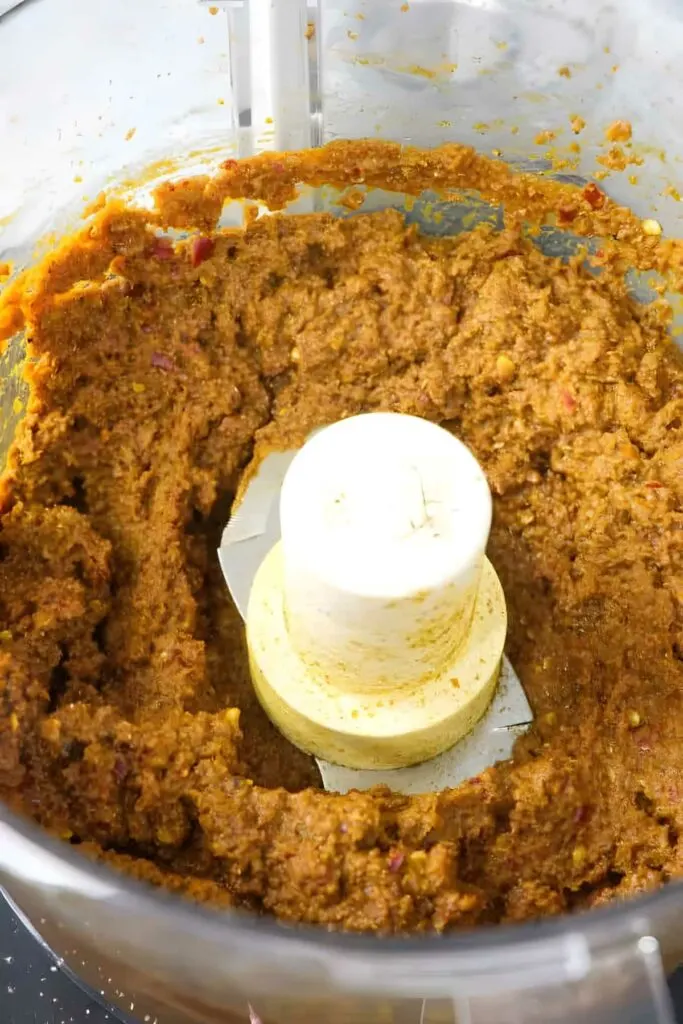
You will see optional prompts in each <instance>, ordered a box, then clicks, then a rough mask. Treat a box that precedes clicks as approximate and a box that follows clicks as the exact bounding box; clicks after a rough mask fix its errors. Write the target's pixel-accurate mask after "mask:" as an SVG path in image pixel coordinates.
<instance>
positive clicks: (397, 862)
mask: <svg viewBox="0 0 683 1024" xmlns="http://www.w3.org/2000/svg"><path fill="white" fill-rule="evenodd" d="M405 859H406V858H405V854H404V853H392V854H391V856H390V857H389V870H390V871H391V873H392V874H394V875H395V874H396V872H397V871H400V870H401V868H402V867H403V861H404V860H405Z"/></svg>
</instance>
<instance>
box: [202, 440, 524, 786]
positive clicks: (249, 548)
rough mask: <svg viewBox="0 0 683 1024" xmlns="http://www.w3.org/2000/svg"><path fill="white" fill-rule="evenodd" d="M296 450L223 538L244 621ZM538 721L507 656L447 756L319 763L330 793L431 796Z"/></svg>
mask: <svg viewBox="0 0 683 1024" xmlns="http://www.w3.org/2000/svg"><path fill="white" fill-rule="evenodd" d="M295 455H296V451H295V450H294V451H287V452H272V453H270V454H269V455H267V456H266V457H265V458H264V459H263V460H262V461H261V463H260V464H259V466H258V468H257V470H256V472H255V473H254V475H253V476H252V477H251V479H250V480H249V481H248V483H247V485H246V487H245V489H244V491H243V492H242V495H241V500H240V501H239V504H238V506H237V508H236V509H235V511H234V513H233V515H232V516H231V518H230V521H229V522H228V524H227V526H226V527H225V529H224V531H223V536H222V538H221V545H220V548H219V550H218V559H219V562H220V565H221V569H222V571H223V576H224V578H225V581H226V583H227V585H228V588H229V590H230V593H231V595H232V598H233V600H234V602H235V605H236V607H237V610H238V611H239V613H240V615H241V616H242V618H243V619H244V620H246V615H247V606H248V602H249V595H250V592H251V588H252V583H253V581H254V577H255V575H256V572H257V570H258V568H259V566H260V565H261V563H262V562H263V560H264V558H265V557H266V555H267V554H268V552H269V551H270V550H271V549H272V548H273V546H274V545H275V544H276V543H277V542H278V540H279V539H280V514H279V496H280V491H281V489H282V484H283V481H284V478H285V475H286V473H287V470H288V469H289V466H290V464H291V463H292V461H293V459H294V456H295ZM532 718H533V715H532V711H531V707H530V706H529V702H528V700H527V698H526V694H525V692H524V688H523V687H522V684H521V682H520V680H519V677H518V676H517V674H516V673H515V670H514V668H513V667H512V665H511V664H510V662H509V660H508V659H507V657H503V662H502V666H501V672H500V677H499V681H498V684H497V687H496V691H495V694H494V697H493V699H492V701H491V703H490V705H489V707H488V709H487V711H486V712H485V714H484V715H483V716H482V718H481V719H480V720H479V721H478V722H477V723H476V725H475V726H474V727H473V728H472V729H471V731H470V732H469V733H468V734H467V735H466V736H465V737H464V738H463V739H462V740H460V741H459V742H458V743H456V744H455V746H454V747H452V748H451V749H450V750H447V751H446V752H445V753H443V754H440V755H439V756H437V757H434V758H432V759H431V760H429V761H425V762H423V763H421V764H417V765H413V766H411V767H407V768H398V769H391V770H377V769H373V770H363V769H356V768H346V767H342V766H341V765H337V764H332V763H330V762H329V761H324V760H322V759H320V758H317V759H316V760H317V764H318V767H319V769H320V773H321V775H322V780H323V784H324V786H325V788H326V789H328V790H331V791H334V792H340V793H344V792H347V791H349V790H351V789H358V790H365V789H370V788H371V787H372V786H377V785H387V786H390V787H391V788H392V789H393V790H395V791H398V792H402V793H426V792H432V791H434V790H442V789H446V788H449V787H452V786H457V785H458V784H459V783H460V782H462V781H463V780H464V779H467V778H471V777H472V776H474V775H477V774H478V773H479V772H481V771H483V770H484V769H485V768H487V767H489V766H490V765H492V764H494V763H495V762H496V761H499V760H504V759H505V758H508V757H510V755H511V753H512V748H513V745H514V743H515V741H516V739H517V737H518V736H520V735H521V734H522V733H523V732H524V731H525V730H526V729H527V728H528V727H529V725H530V724H531V721H532Z"/></svg>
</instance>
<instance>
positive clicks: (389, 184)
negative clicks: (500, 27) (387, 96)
mask: <svg viewBox="0 0 683 1024" xmlns="http://www.w3.org/2000/svg"><path fill="white" fill-rule="evenodd" d="M299 182H307V183H309V184H313V185H315V184H323V183H324V184H333V185H336V186H337V187H340V188H346V187H348V188H350V189H352V191H353V195H354V196H357V194H358V189H359V188H362V187H363V186H365V185H367V186H369V187H377V186H381V187H384V188H389V189H394V190H398V191H404V192H408V193H411V194H414V195H417V194H419V193H421V192H422V191H424V190H425V189H429V190H432V191H436V192H438V193H440V194H441V195H442V196H445V197H446V198H447V197H449V196H455V195H459V194H462V193H465V192H468V191H469V190H471V189H476V190H478V192H479V194H480V195H481V196H482V197H483V198H484V199H485V200H487V201H489V202H493V203H502V204H503V205H504V206H505V207H506V210H507V217H506V225H505V227H504V229H503V230H502V231H501V232H499V233H495V232H494V230H493V229H492V228H491V227H487V226H481V227H479V228H477V229H475V230H473V231H472V232H470V233H469V234H466V235H462V236H459V237H456V238H450V237H439V238H437V237H430V236H428V235H422V234H420V233H419V231H418V230H417V229H416V228H415V227H408V226H406V224H405V223H404V220H403V217H402V215H401V214H400V213H398V212H396V211H394V210H388V211H385V212H381V213H375V214H363V213H362V210H361V212H360V213H358V214H356V215H354V216H352V217H347V218H345V219H338V218H335V217H333V216H330V215H310V216H291V217H290V216H284V215H274V216H268V217H262V218H260V219H258V220H257V221H255V222H253V223H251V224H250V225H249V226H248V227H247V229H246V230H245V231H238V230H227V231H216V230H215V224H216V221H217V218H218V217H219V215H220V212H221V209H222V207H223V204H224V202H225V201H226V200H227V199H231V198H248V199H251V200H258V201H260V202H264V203H267V204H268V205H269V206H270V207H271V208H273V209H282V208H283V207H284V206H285V205H286V204H287V203H288V202H289V201H290V200H291V199H293V198H294V196H295V195H296V188H297V185H298V183H299ZM156 202H157V206H156V209H155V211H153V212H152V213H150V212H149V211H144V212H143V211H140V210H134V209H129V208H126V207H125V206H124V205H122V204H121V203H119V202H114V201H112V202H110V203H107V204H105V205H103V207H102V208H101V209H100V210H99V212H97V213H96V215H95V216H94V217H93V218H92V219H91V220H90V221H89V222H88V223H87V224H86V226H85V227H84V229H83V230H82V231H81V232H80V233H79V234H78V235H76V236H74V237H72V238H69V239H66V240H65V241H64V242H63V243H62V244H61V245H60V246H59V247H58V248H57V249H56V250H55V251H54V252H53V253H52V254H50V255H49V256H48V257H46V258H45V259H44V260H43V261H42V262H41V263H40V264H39V265H38V266H37V267H36V268H35V269H34V270H32V271H29V272H28V273H27V274H26V275H25V276H24V277H23V278H21V279H20V280H19V281H18V282H17V283H15V284H11V285H9V286H8V287H7V289H6V291H5V296H4V303H3V305H2V306H0V330H1V331H2V334H3V335H4V336H5V337H9V336H10V335H12V334H13V333H14V332H15V331H17V330H19V329H20V328H22V327H23V328H24V329H25V333H26V338H27V343H28V351H29V356H30V358H31V363H30V365H29V368H28V370H27V376H28V379H29V383H30V388H31V397H30V402H29V406H28V412H27V414H26V416H25V418H24V420H23V421H22V423H21V425H20V427H19V430H18V432H17V436H16V440H15V444H14V447H13V449H12V451H11V453H10V458H9V463H8V469H7V472H6V474H5V478H4V482H3V484H2V491H1V503H2V515H1V518H0V794H1V795H2V798H3V799H4V800H6V801H7V802H8V803H9V804H10V805H12V806H13V807H15V808H18V809H21V810H23V811H24V812H26V813H28V814H30V815H31V816H32V817H33V818H35V819H36V820H37V821H38V822H40V823H41V824H43V825H44V826H46V827H47V828H49V829H50V830H52V831H54V832H56V833H57V834H59V835H61V836H63V837H64V838H65V839H66V840H69V841H70V842H72V843H74V844H81V845H82V846H83V847H84V848H85V849H86V850H87V851H89V852H91V853H92V852H93V851H94V852H95V854H96V855H97V856H104V857H106V858H108V859H111V860H113V861H114V862H115V863H116V864H118V865H119V866H120V867H122V868H123V870H127V871H131V872H132V873H134V874H135V875H137V876H138V877H142V878H145V879H149V880H150V881H152V882H155V883H159V884H165V885H167V886H169V887H171V888H173V889H175V890H179V891H183V892H186V893H187V894H189V895H191V896H192V897H194V898H197V899H202V900H209V901H213V902H217V903H219V904H224V905H225V904H228V905H230V904H236V905H241V906H246V907H248V908H251V909H253V910H254V911H258V912H268V913H273V914H276V915H278V916H279V917H280V918H283V919H287V920H292V921H307V922H312V923H319V924H323V925H327V926H332V927H340V928H347V929H354V930H370V931H382V932H385V931H408V930H411V931H424V930H432V929H437V930H444V929H449V928H454V927H461V926H471V925H473V924H476V923H480V922H496V921H503V920H520V919H524V918H530V917H535V916H540V915H547V914H558V913H561V912H563V911H565V910H570V909H573V908H585V907H589V906H592V905H594V904H596V903H600V902H603V901H605V900H608V899H611V898H613V897H615V896H616V897H620V896H626V895H629V894H631V893H633V892H635V891H637V890H641V889H646V888H649V887H653V886H657V885H660V884H661V883H663V882H666V881H667V880H668V879H669V878H671V877H673V876H675V875H680V874H683V853H682V850H683V846H682V845H681V843H680V842H679V833H680V828H681V823H682V821H683V774H682V768H683V746H682V744H681V724H680V723H681V721H683V507H682V501H683V365H682V360H681V357H680V354H679V353H678V352H677V350H676V348H675V347H674V345H673V344H672V343H671V341H670V337H669V333H668V328H669V322H670V309H669V307H668V306H667V305H666V304H665V303H664V301H663V300H659V299H658V300H657V301H655V302H652V303H650V304H649V305H644V304H638V303H636V302H635V301H633V300H632V299H631V298H630V296H629V293H628V292H627V289H626V285H625V283H624V276H623V272H624V270H625V269H626V268H627V267H629V266H634V267H638V268H641V269H643V270H650V269H652V270H658V271H660V272H665V273H666V274H668V277H669V282H670V284H671V286H672V287H679V286H680V283H681V266H682V261H681V254H682V252H683V247H681V245H680V244H679V243H677V242H663V241H662V240H661V239H659V238H657V237H652V235H651V233H650V234H649V233H648V232H646V231H644V230H643V227H642V225H641V223H640V221H639V220H638V219H637V218H636V217H634V216H633V215H632V214H631V213H629V212H628V211H627V210H624V209H622V208H619V207H617V206H615V205H614V204H613V203H611V202H610V201H609V200H608V199H607V198H606V196H605V195H604V194H603V193H602V191H601V190H600V189H598V188H597V187H596V186H588V187H587V188H586V189H584V190H583V191H582V190H580V189H578V188H574V187H571V186H568V185H560V184H557V183H554V182H552V181H549V180H543V179H539V178H533V177H528V176H522V175H515V174H513V173H512V172H511V171H510V170H509V169H508V168H507V167H506V166H505V165H504V164H502V163H494V162H490V161H487V160H485V159H484V158H483V157H481V156H478V155H477V154H475V153H474V151H472V150H470V149H467V148H466V147H459V146H448V147H444V148H443V149H440V150H435V151H433V152H425V151H420V150H411V149H402V148H400V147H398V146H393V145H383V144H378V143H367V142H360V143H339V144H335V145H333V146H329V147H327V148H325V149H323V150H320V151H313V152H311V153H305V154H285V155H283V154H279V155H275V156H267V157H260V158H256V159H253V160H248V161H244V162H239V163H237V162H234V161H233V162H229V163H228V164H226V165H225V166H224V168H223V170H222V171H221V173H220V174H219V175H218V176H217V177H215V178H212V179H207V178H204V179H199V180H194V181H187V182H183V183H176V185H175V186H169V185H166V186H164V187H162V188H161V189H159V190H158V192H157V194H156ZM352 205H354V206H356V205H358V203H357V201H356V199H354V202H353V204H352ZM544 223H554V224H557V225H560V226H570V227H571V230H572V231H573V232H574V233H575V234H576V235H578V236H586V237H589V236H592V235H599V236H600V238H601V242H600V247H599V248H597V250H596V249H595V247H593V255H592V256H591V257H590V258H589V259H588V260H586V259H584V258H583V256H579V257H577V258H575V259H572V260H570V261H568V262H565V263H561V262H560V261H559V260H555V259H551V258H549V257H546V256H544V255H542V254H541V253H540V252H539V250H538V249H537V248H536V246H535V244H534V238H533V230H532V231H531V232H530V231H529V225H536V227H539V226H540V225H542V224H544ZM169 227H175V228H190V229H193V230H194V229H197V230H198V231H199V233H198V234H197V233H195V234H193V235H192V236H191V237H189V238H188V239H186V240H184V241H180V242H177V243H175V244H174V243H173V242H172V241H171V240H170V238H168V237H166V236H165V235H163V233H161V232H163V230H164V229H166V228H169ZM587 262H588V263H590V264H591V266H587ZM376 409H389V410H397V411H400V412H406V413H413V414H418V415H421V416H425V417H428V418H430V419H433V420H436V421H438V422H441V423H444V424H446V425H447V426H448V427H449V428H451V429H452V430H454V431H455V432H456V433H457V435H458V436H459V437H460V438H461V439H462V440H463V441H465V442H466V443H467V444H468V445H470V446H471V448H472V449H473V451H474V452H475V454H476V456H477V458H478V459H479V460H480V461H481V463H482V465H483V466H484V467H485V469H486V472H487V474H488V478H489V480H490V483H491V486H492V490H493V493H494V502H495V516H494V526H493V532H492V536H491V542H490V549H489V554H490V557H491V559H492V561H493V563H494V565H495V566H496V568H497V570H498V573H499V575H500V577H501V579H502V582H503V585H504V587H505V591H506V596H507V600H508V606H509V616H510V630H509V643H508V654H509V656H510V658H511V660H512V662H513V664H514V665H515V667H516V669H517V671H518V673H519V675H520V677H521V679H522V681H523V683H524V686H525V688H526V690H527V693H528V695H529V699H530V701H531V703H532V705H533V709H534V713H535V718H536V722H535V726H534V728H533V730H532V731H531V733H530V734H529V735H528V736H527V737H525V738H524V739H523V740H522V741H520V743H519V744H518V746H517V749H516V753H515V757H514V759H513V760H512V761H510V762H506V763H503V764H499V765H497V766H495V767H492V768H491V769H489V770H487V771H486V772H484V773H483V774H481V775H480V776H478V777H477V778H474V779H471V780H470V781H468V782H466V783H465V784H464V785H462V786H460V787H459V788H458V789H456V790H453V791H446V792H442V793H436V794H432V795H427V796H421V797H414V798H408V797H404V796H401V795H397V794H393V793H391V792H389V791H388V790H381V789H378V790H375V791H373V792H370V793H351V794H349V795H346V796H339V795H334V794H329V793H324V792H322V791H321V790H320V788H319V785H320V784H319V778H318V774H317V771H316V769H315V766H314V764H313V762H312V761H311V760H310V759H309V758H308V757H306V756H305V755H304V754H302V753H300V752H298V751H296V750H294V749H293V748H292V747H290V746H289V744H288V743H287V742H286V741H285V740H284V739H282V738H281V737H280V736H279V735H278V734H277V733H276V732H275V730H274V729H273V728H272V726H271V725H270V724H269V722H268V721H267V720H266V718H265V717H264V715H263V713H262V712H261V710H260V708H259V706H258V704H257V703H256V701H255V699H254V696H253V693H252V690H251V686H250V682H249V676H248V668H247V663H246V659H245V654H244V643H243V636H242V626H241V622H240V619H239V616H238V615H237V613H236V611H235V609H234V607H233V606H232V604H231V601H230V598H229V596H228V593H227V590H226V587H225V585H224V583H223V580H222V578H221V576H220V571H219V568H218V564H217V559H216V554H215V552H216V546H217V542H218V539H219V536H220V531H221V529H222V527H223V525H224V523H225V521H226V519H227V517H228V515H229V510H230V505H231V501H232V498H233V496H234V494H235V492H236V489H237V487H238V485H239V481H240V476H241V474H242V472H243V470H244V469H245V467H246V466H247V465H248V463H249V462H250V460H251V458H252V456H253V454H254V452H255V451H256V454H257V455H258V453H259V452H260V451H265V450H266V449H267V448H272V447H282V446H290V445H292V444H298V443H299V442H300V441H301V440H302V439H303V438H304V437H305V435H306V434H307V433H308V432H309V431H310V430H311V429H312V428H313V427H316V426H319V425H321V424H324V423H327V422H330V421H333V420H336V419H338V418H339V417H342V416H346V415H350V414H353V413H358V412H361V411H368V410H376Z"/></svg>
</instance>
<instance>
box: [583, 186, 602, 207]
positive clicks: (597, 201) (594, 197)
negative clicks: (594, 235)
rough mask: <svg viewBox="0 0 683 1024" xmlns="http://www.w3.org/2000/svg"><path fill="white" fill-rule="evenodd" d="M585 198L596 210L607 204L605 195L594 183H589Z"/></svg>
mask: <svg viewBox="0 0 683 1024" xmlns="http://www.w3.org/2000/svg"><path fill="white" fill-rule="evenodd" d="M583 198H584V199H585V200H586V202H587V203H588V205H589V206H592V207H593V209H594V210H597V209H599V208H600V207H601V206H602V205H603V203H604V202H605V193H604V192H602V191H601V190H600V189H599V188H598V186H597V185H596V184H595V183H594V182H592V181H591V182H589V183H588V185H586V187H585V189H584V190H583Z"/></svg>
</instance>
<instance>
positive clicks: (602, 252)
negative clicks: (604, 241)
mask: <svg viewBox="0 0 683 1024" xmlns="http://www.w3.org/2000/svg"><path fill="white" fill-rule="evenodd" d="M595 255H596V256H597V258H598V259H599V260H602V259H604V258H605V250H604V249H596V250H595Z"/></svg>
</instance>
